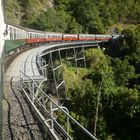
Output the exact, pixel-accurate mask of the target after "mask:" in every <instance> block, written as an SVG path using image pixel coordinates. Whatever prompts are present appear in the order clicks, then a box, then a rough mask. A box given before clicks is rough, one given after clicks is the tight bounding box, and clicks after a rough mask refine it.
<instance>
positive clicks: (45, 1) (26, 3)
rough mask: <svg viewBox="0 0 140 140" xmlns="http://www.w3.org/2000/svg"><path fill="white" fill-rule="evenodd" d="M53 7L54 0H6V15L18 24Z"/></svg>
mask: <svg viewBox="0 0 140 140" xmlns="http://www.w3.org/2000/svg"><path fill="white" fill-rule="evenodd" d="M52 7H53V0H5V14H6V17H7V18H8V19H10V20H12V21H14V22H16V23H17V24H21V23H22V22H23V21H24V20H28V19H29V18H31V17H32V18H36V17H37V16H39V15H40V14H41V13H42V12H44V11H47V9H49V8H52Z"/></svg>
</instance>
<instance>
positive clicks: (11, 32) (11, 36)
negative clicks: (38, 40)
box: [9, 27, 13, 39]
mask: <svg viewBox="0 0 140 140" xmlns="http://www.w3.org/2000/svg"><path fill="white" fill-rule="evenodd" d="M9 31H10V39H13V30H12V27H9Z"/></svg>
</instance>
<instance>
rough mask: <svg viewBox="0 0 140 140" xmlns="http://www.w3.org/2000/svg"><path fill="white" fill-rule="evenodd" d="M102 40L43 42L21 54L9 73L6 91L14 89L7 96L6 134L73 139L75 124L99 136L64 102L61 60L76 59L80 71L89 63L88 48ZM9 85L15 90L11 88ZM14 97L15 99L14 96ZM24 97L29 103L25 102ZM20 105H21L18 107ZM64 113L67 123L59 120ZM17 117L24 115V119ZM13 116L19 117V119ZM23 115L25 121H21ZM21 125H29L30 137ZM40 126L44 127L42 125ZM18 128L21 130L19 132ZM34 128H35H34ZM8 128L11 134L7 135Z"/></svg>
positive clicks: (9, 69) (74, 60)
mask: <svg viewBox="0 0 140 140" xmlns="http://www.w3.org/2000/svg"><path fill="white" fill-rule="evenodd" d="M98 43H99V42H98ZM98 43H97V42H75V43H74V42H73V43H61V44H60V43H58V44H53V45H42V46H40V47H38V48H33V49H30V50H27V51H25V52H23V53H22V54H20V55H18V56H17V57H16V58H15V59H14V60H13V62H12V63H11V64H10V66H9V68H8V69H7V71H6V73H5V86H6V88H5V89H4V91H5V93H7V92H9V93H10V92H12V94H11V93H10V94H8V95H7V94H6V95H5V101H6V103H5V104H6V106H7V107H6V108H5V107H4V113H3V114H4V119H3V121H4V123H3V124H4V126H3V132H4V133H3V137H4V138H6V139H8V138H9V137H13V138H15V137H19V136H17V135H19V134H22V136H21V138H22V139H23V138H25V139H29V138H34V139H41V137H42V139H44V137H46V135H47V137H49V138H50V139H56V140H61V139H73V138H72V136H71V135H70V133H69V126H70V125H71V124H75V126H77V127H80V128H81V133H82V131H83V132H84V133H85V135H87V137H89V139H96V138H95V137H94V136H93V135H92V134H91V133H90V132H89V131H87V130H86V129H85V128H84V127H83V126H82V125H81V124H80V123H79V122H77V121H76V120H75V119H74V118H73V117H72V116H70V114H69V111H68V109H67V108H66V107H65V106H63V101H65V100H66V99H67V95H66V92H65V81H64V79H63V69H62V63H61V60H62V59H66V60H67V61H72V62H74V65H75V67H76V69H77V72H78V67H81V66H82V67H83V66H84V67H85V66H86V61H85V56H84V50H85V49H87V48H91V47H99V44H98ZM56 61H57V63H56ZM9 83H10V85H9ZM8 85H9V86H10V88H11V89H12V91H7V90H8V89H7V87H8ZM46 86H47V87H46ZM13 97H15V98H14V99H13ZM11 100H12V101H11ZM24 100H25V101H26V103H22V102H23V101H24ZM13 102H14V105H13ZM16 102H18V103H19V105H18V104H17V103H16ZM17 105H18V106H19V108H18V107H16V106H17ZM28 105H29V108H30V109H31V110H32V111H31V112H32V113H33V116H35V117H36V119H35V120H38V121H37V124H36V121H35V120H34V118H32V117H31V116H32V113H30V111H28V110H30V109H25V110H24V107H25V106H28ZM13 106H15V107H13ZM7 108H8V109H7ZM12 108H14V109H12ZM7 110H8V111H7ZM19 110H20V111H21V113H17V114H16V113H15V112H20V111H19ZM13 114H14V115H13ZM26 114H27V116H26ZM62 115H63V116H65V123H64V124H63V123H60V122H59V118H60V117H61V116H62ZM6 116H8V117H6ZM17 116H21V118H19V117H17ZM28 116H30V117H28ZM12 118H15V120H13V119H12ZM22 118H24V120H21V119H22ZM10 119H11V120H10ZM11 121H12V122H11ZM11 123H12V125H11ZM30 124H32V125H30ZM7 126H8V127H7ZM21 126H26V127H27V130H26V133H28V134H27V135H26V136H25V134H23V133H25V130H24V129H23V127H22V128H21ZM38 126H42V127H41V128H39V127H38ZM18 127H19V130H20V131H19V132H17V133H16V134H15V131H17V128H18ZM31 129H33V130H32V131H31ZM7 130H8V133H9V134H8V136H5V134H6V133H7ZM9 130H10V131H9ZM35 130H36V131H37V132H36V131H35Z"/></svg>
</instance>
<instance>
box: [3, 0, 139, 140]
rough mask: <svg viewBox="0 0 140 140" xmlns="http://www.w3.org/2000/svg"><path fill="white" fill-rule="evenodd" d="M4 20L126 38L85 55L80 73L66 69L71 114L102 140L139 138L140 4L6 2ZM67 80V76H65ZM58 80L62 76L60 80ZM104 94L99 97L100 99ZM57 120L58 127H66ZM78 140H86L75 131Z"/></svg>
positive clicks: (110, 0)
mask: <svg viewBox="0 0 140 140" xmlns="http://www.w3.org/2000/svg"><path fill="white" fill-rule="evenodd" d="M5 3H6V7H5V8H6V15H7V17H8V18H9V19H11V20H12V21H15V22H16V23H18V24H21V25H23V26H25V27H30V28H34V29H39V30H45V31H54V32H64V33H106V32H107V33H110V34H111V33H122V34H123V35H124V38H122V39H120V40H119V41H117V42H114V44H113V45H112V46H111V47H110V48H107V49H106V50H105V52H104V53H105V54H104V53H103V52H102V50H100V49H91V50H87V51H86V52H85V55H86V61H87V62H86V64H87V68H79V73H78V74H77V73H76V69H75V68H74V67H72V66H71V63H70V62H69V63H68V62H67V63H65V64H64V77H65V80H66V83H67V95H68V97H69V98H70V100H69V101H68V102H66V105H67V107H68V108H69V110H70V114H71V115H72V116H73V117H74V118H76V119H77V120H78V121H79V122H80V123H81V124H82V125H83V126H85V127H86V128H87V129H88V130H90V132H91V133H95V114H96V107H97V98H98V97H100V100H99V101H100V103H99V108H98V109H99V112H98V120H97V130H96V136H97V138H98V139H101V140H137V139H140V136H139V135H140V134H139V133H140V25H139V23H140V1H139V0H123V1H122V0H98V1H97V0H84V1H81V0H54V1H53V2H52V1H51V0H6V2H5ZM67 75H69V77H68V76H67ZM58 76H59V75H58ZM99 95H100V96H99ZM63 119H65V118H63V116H62V118H59V121H60V122H63ZM71 129H72V130H71V133H72V135H73V137H74V139H76V140H79V139H80V140H82V139H83V140H85V139H87V138H86V137H84V136H82V134H81V133H80V130H79V129H77V128H76V127H75V126H73V125H72V126H71Z"/></svg>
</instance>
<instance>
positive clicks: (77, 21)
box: [5, 0, 140, 33]
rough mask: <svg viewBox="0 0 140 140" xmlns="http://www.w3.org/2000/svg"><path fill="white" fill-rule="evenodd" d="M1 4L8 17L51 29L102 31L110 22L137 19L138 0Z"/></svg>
mask: <svg viewBox="0 0 140 140" xmlns="http://www.w3.org/2000/svg"><path fill="white" fill-rule="evenodd" d="M5 5H6V6H5V7H6V15H7V17H8V18H9V19H11V20H12V21H16V22H17V23H19V24H21V25H23V26H25V27H30V28H34V29H39V30H46V31H54V32H66V33H81V32H82V33H105V32H106V31H107V30H108V28H110V26H113V25H114V24H118V23H122V24H138V23H139V21H140V1H139V0H129V1H128V0H124V1H121V0H98V1H97V0H84V1H81V0H54V1H52V0H6V1H5ZM121 27H123V26H122V25H121ZM121 27H120V28H121ZM120 28H119V27H117V28H115V29H114V28H113V29H112V31H111V32H118V31H120V30H119V29H120Z"/></svg>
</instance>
